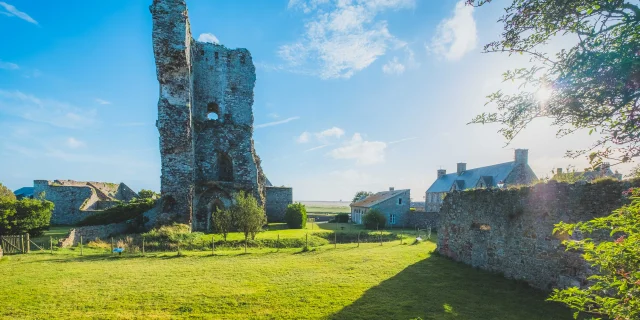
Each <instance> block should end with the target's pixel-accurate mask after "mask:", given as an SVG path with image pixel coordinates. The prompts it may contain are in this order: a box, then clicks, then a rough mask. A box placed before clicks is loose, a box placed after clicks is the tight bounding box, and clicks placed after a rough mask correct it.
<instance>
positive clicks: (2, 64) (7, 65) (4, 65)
mask: <svg viewBox="0 0 640 320" xmlns="http://www.w3.org/2000/svg"><path fill="white" fill-rule="evenodd" d="M0 69H5V70H18V69H20V66H19V65H17V64H15V63H12V62H6V61H2V60H0Z"/></svg>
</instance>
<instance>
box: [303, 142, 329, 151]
mask: <svg viewBox="0 0 640 320" xmlns="http://www.w3.org/2000/svg"><path fill="white" fill-rule="evenodd" d="M328 146H330V145H329V144H323V145H320V146H317V147H313V148H310V149H307V150H305V151H304V152H309V151H314V150H319V149H322V148H326V147H328Z"/></svg>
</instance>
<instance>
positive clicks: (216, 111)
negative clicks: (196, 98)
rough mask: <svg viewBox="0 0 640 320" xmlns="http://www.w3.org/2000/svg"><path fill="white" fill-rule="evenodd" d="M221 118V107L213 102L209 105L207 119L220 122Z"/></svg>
mask: <svg viewBox="0 0 640 320" xmlns="http://www.w3.org/2000/svg"><path fill="white" fill-rule="evenodd" d="M219 116H220V107H219V106H218V104H217V103H215V102H211V103H209V104H208V105H207V119H209V120H218V117H219Z"/></svg>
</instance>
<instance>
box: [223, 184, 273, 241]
mask: <svg viewBox="0 0 640 320" xmlns="http://www.w3.org/2000/svg"><path fill="white" fill-rule="evenodd" d="M231 214H232V217H233V220H234V223H235V225H236V228H238V231H240V232H242V233H244V238H245V240H246V239H247V238H248V237H249V235H251V238H252V239H254V238H255V236H256V233H258V232H259V231H261V230H262V226H264V225H265V224H267V216H266V215H265V213H264V209H263V208H262V206H260V205H259V204H258V201H257V200H256V198H255V197H253V196H252V195H251V194H249V193H246V192H244V191H241V192H239V193H237V194H236V195H235V197H234V204H233V206H232V207H231Z"/></svg>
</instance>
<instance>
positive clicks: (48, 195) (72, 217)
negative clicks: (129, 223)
mask: <svg viewBox="0 0 640 320" xmlns="http://www.w3.org/2000/svg"><path fill="white" fill-rule="evenodd" d="M33 194H34V195H36V196H37V195H40V194H44V199H45V200H49V201H51V202H53V204H54V205H55V207H54V208H53V213H52V215H51V224H53V225H61V224H76V223H78V222H80V221H82V220H83V219H84V218H86V217H88V216H91V215H93V214H96V213H98V212H100V211H102V210H105V209H108V208H111V207H113V206H115V205H117V204H118V203H120V202H122V201H124V202H126V201H131V199H133V198H136V197H138V194H137V193H136V192H134V191H133V190H131V188H129V187H128V186H127V185H126V184H124V183H108V182H86V181H73V180H53V181H48V180H35V181H33Z"/></svg>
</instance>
